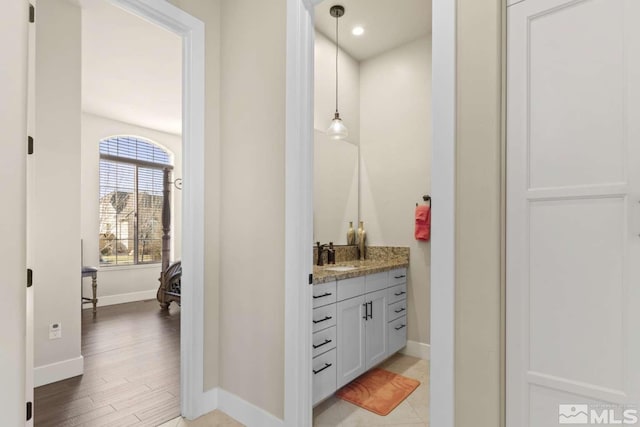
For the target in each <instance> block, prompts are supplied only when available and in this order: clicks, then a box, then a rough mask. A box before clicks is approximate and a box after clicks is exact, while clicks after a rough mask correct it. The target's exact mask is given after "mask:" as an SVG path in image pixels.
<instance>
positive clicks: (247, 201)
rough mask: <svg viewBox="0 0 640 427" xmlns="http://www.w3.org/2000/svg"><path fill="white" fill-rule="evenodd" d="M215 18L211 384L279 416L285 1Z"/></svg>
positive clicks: (251, 3)
mask: <svg viewBox="0 0 640 427" xmlns="http://www.w3.org/2000/svg"><path fill="white" fill-rule="evenodd" d="M221 12H222V13H221V22H222V46H221V53H222V62H221V64H222V68H221V72H222V80H221V83H222V84H221V106H222V109H221V141H222V151H221V155H222V157H221V159H222V162H221V167H222V198H221V209H222V210H221V227H220V228H221V233H220V234H221V236H220V237H221V242H220V246H221V248H222V250H221V253H220V256H221V262H220V307H219V309H220V345H219V351H220V385H221V387H222V388H223V389H224V390H227V391H229V392H231V393H233V394H235V395H237V396H239V397H241V398H242V399H244V400H246V401H248V402H250V403H252V404H254V405H256V406H258V407H260V408H263V409H264V410H266V411H268V412H270V413H272V414H273V415H275V416H276V417H278V418H282V417H283V415H284V369H285V366H284V297H285V294H284V226H285V224H284V215H285V210H284V193H285V180H284V172H285V171H284V148H285V95H286V91H285V65H286V61H285V47H286V43H285V31H286V20H285V18H286V1H285V0H269V1H255V0H223V1H222V9H221ZM207 243H208V244H213V243H214V242H207ZM302 285H303V284H301V286H302ZM209 309H211V308H209V307H207V310H209Z"/></svg>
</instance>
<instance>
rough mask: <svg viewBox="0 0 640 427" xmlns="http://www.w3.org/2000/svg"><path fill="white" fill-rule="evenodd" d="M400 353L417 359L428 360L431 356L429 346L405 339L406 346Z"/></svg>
mask: <svg viewBox="0 0 640 427" xmlns="http://www.w3.org/2000/svg"><path fill="white" fill-rule="evenodd" d="M400 353H402V354H404V355H407V356H412V357H417V358H419V359H424V360H429V359H430V358H431V346H430V345H429V344H425V343H421V342H418V341H407V346H406V347H405V348H403V349H402V350H400Z"/></svg>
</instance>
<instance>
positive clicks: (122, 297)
mask: <svg viewBox="0 0 640 427" xmlns="http://www.w3.org/2000/svg"><path fill="white" fill-rule="evenodd" d="M116 135H132V136H138V137H143V138H147V139H150V140H151V141H153V142H155V143H157V144H158V145H160V146H161V147H162V148H164V149H166V150H167V151H169V153H170V154H172V157H173V158H172V161H173V164H174V171H173V179H175V178H179V177H182V138H181V137H180V136H179V135H174V134H169V133H164V132H159V131H156V130H153V129H147V128H142V127H139V126H135V125H131V124H128V123H123V122H119V121H115V120H111V119H107V118H104V117H99V116H96V115H93V114H89V113H83V114H82V159H81V161H82V165H81V170H82V174H81V182H82V184H81V221H82V227H81V229H82V232H81V236H82V242H83V248H84V251H83V252H84V253H83V261H84V264H85V265H92V266H96V267H100V259H99V258H100V257H99V247H98V243H99V241H98V240H99V239H98V229H99V222H100V218H99V217H100V215H99V213H100V212H99V211H100V209H99V201H98V194H99V185H100V177H99V170H100V167H99V161H100V152H99V144H100V140H101V139H104V138H107V137H111V136H116ZM171 194H172V199H173V208H172V212H171V215H172V222H173V224H172V226H171V231H172V233H171V235H172V247H173V251H172V256H171V259H172V260H178V259H180V254H181V236H182V235H181V228H182V221H181V213H182V212H181V209H182V203H181V197H180V191H179V190H176V188H175V187H172V189H171ZM159 277H160V264H153V265H139V266H128V267H127V266H122V267H118V266H114V267H102V268H100V271H99V273H98V299H99V300H100V301H99V302H98V304H99V305H104V304H109V303H122V302H127V301H136V300H140V299H148V298H155V292H156V290H157V289H158V285H159V282H158V278H159ZM83 292H84V295H85V296H91V280H90V279H85V281H84V285H83Z"/></svg>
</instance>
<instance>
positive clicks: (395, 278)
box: [389, 268, 407, 286]
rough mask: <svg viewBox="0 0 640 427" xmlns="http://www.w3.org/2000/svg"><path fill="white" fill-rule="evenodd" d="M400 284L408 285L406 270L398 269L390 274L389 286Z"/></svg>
mask: <svg viewBox="0 0 640 427" xmlns="http://www.w3.org/2000/svg"><path fill="white" fill-rule="evenodd" d="M400 283H407V269H406V268H396V269H395V270H391V271H390V272H389V286H394V285H399V284H400Z"/></svg>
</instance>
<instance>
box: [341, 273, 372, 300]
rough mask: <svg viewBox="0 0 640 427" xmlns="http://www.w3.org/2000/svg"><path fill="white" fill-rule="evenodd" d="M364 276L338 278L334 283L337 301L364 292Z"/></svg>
mask: <svg viewBox="0 0 640 427" xmlns="http://www.w3.org/2000/svg"><path fill="white" fill-rule="evenodd" d="M364 278H365V276H359V277H354V278H352V279H344V280H338V283H336V288H337V291H338V301H343V300H346V299H349V298H353V297H357V296H359V295H362V294H364Z"/></svg>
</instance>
